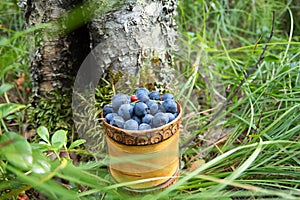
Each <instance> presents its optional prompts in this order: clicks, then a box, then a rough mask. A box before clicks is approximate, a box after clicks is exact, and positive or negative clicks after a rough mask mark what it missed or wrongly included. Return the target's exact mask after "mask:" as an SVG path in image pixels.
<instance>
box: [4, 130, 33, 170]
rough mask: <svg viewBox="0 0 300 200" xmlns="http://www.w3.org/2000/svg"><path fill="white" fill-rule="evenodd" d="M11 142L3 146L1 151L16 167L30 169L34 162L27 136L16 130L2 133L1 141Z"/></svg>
mask: <svg viewBox="0 0 300 200" xmlns="http://www.w3.org/2000/svg"><path fill="white" fill-rule="evenodd" d="M8 141H12V142H10V143H9V144H8V145H5V146H3V147H1V149H0V153H1V154H2V155H4V156H5V158H6V159H7V161H8V162H9V163H11V164H13V165H15V166H16V167H18V168H20V169H23V170H28V169H30V168H31V166H32V163H33V157H32V149H31V146H30V144H29V143H28V142H27V140H26V139H25V138H23V137H22V136H20V135H18V134H17V133H14V132H7V133H5V134H4V135H1V137H0V142H1V143H2V142H3V143H5V142H8Z"/></svg>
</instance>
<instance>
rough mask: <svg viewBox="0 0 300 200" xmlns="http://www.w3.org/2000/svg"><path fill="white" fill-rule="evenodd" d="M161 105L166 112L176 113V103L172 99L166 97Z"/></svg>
mask: <svg viewBox="0 0 300 200" xmlns="http://www.w3.org/2000/svg"><path fill="white" fill-rule="evenodd" d="M162 106H163V107H164V109H165V110H166V112H170V113H173V114H174V113H177V111H178V110H177V104H176V102H175V101H174V100H172V99H167V100H165V101H164V102H163V103H162Z"/></svg>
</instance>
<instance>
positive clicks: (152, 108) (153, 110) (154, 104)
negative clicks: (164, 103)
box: [146, 101, 158, 115]
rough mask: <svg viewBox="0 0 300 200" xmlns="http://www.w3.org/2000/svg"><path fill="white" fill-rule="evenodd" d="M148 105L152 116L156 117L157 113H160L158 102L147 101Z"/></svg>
mask: <svg viewBox="0 0 300 200" xmlns="http://www.w3.org/2000/svg"><path fill="white" fill-rule="evenodd" d="M146 105H147V106H148V108H149V111H150V114H151V115H155V114H156V113H158V103H157V102H155V101H147V102H146Z"/></svg>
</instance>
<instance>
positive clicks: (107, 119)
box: [105, 113, 117, 123]
mask: <svg viewBox="0 0 300 200" xmlns="http://www.w3.org/2000/svg"><path fill="white" fill-rule="evenodd" d="M115 116H117V114H116V113H108V114H107V115H106V116H105V121H106V122H107V123H110V121H111V120H112V119H113V118H114V117H115Z"/></svg>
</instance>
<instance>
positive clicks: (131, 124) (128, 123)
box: [124, 119, 139, 130]
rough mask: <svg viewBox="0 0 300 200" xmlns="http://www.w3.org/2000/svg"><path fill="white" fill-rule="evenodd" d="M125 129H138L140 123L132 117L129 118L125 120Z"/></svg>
mask: <svg viewBox="0 0 300 200" xmlns="http://www.w3.org/2000/svg"><path fill="white" fill-rule="evenodd" d="M124 129H126V130H138V129H139V125H138V123H137V122H136V121H135V120H133V119H130V120H127V121H126V122H125V124H124Z"/></svg>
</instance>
